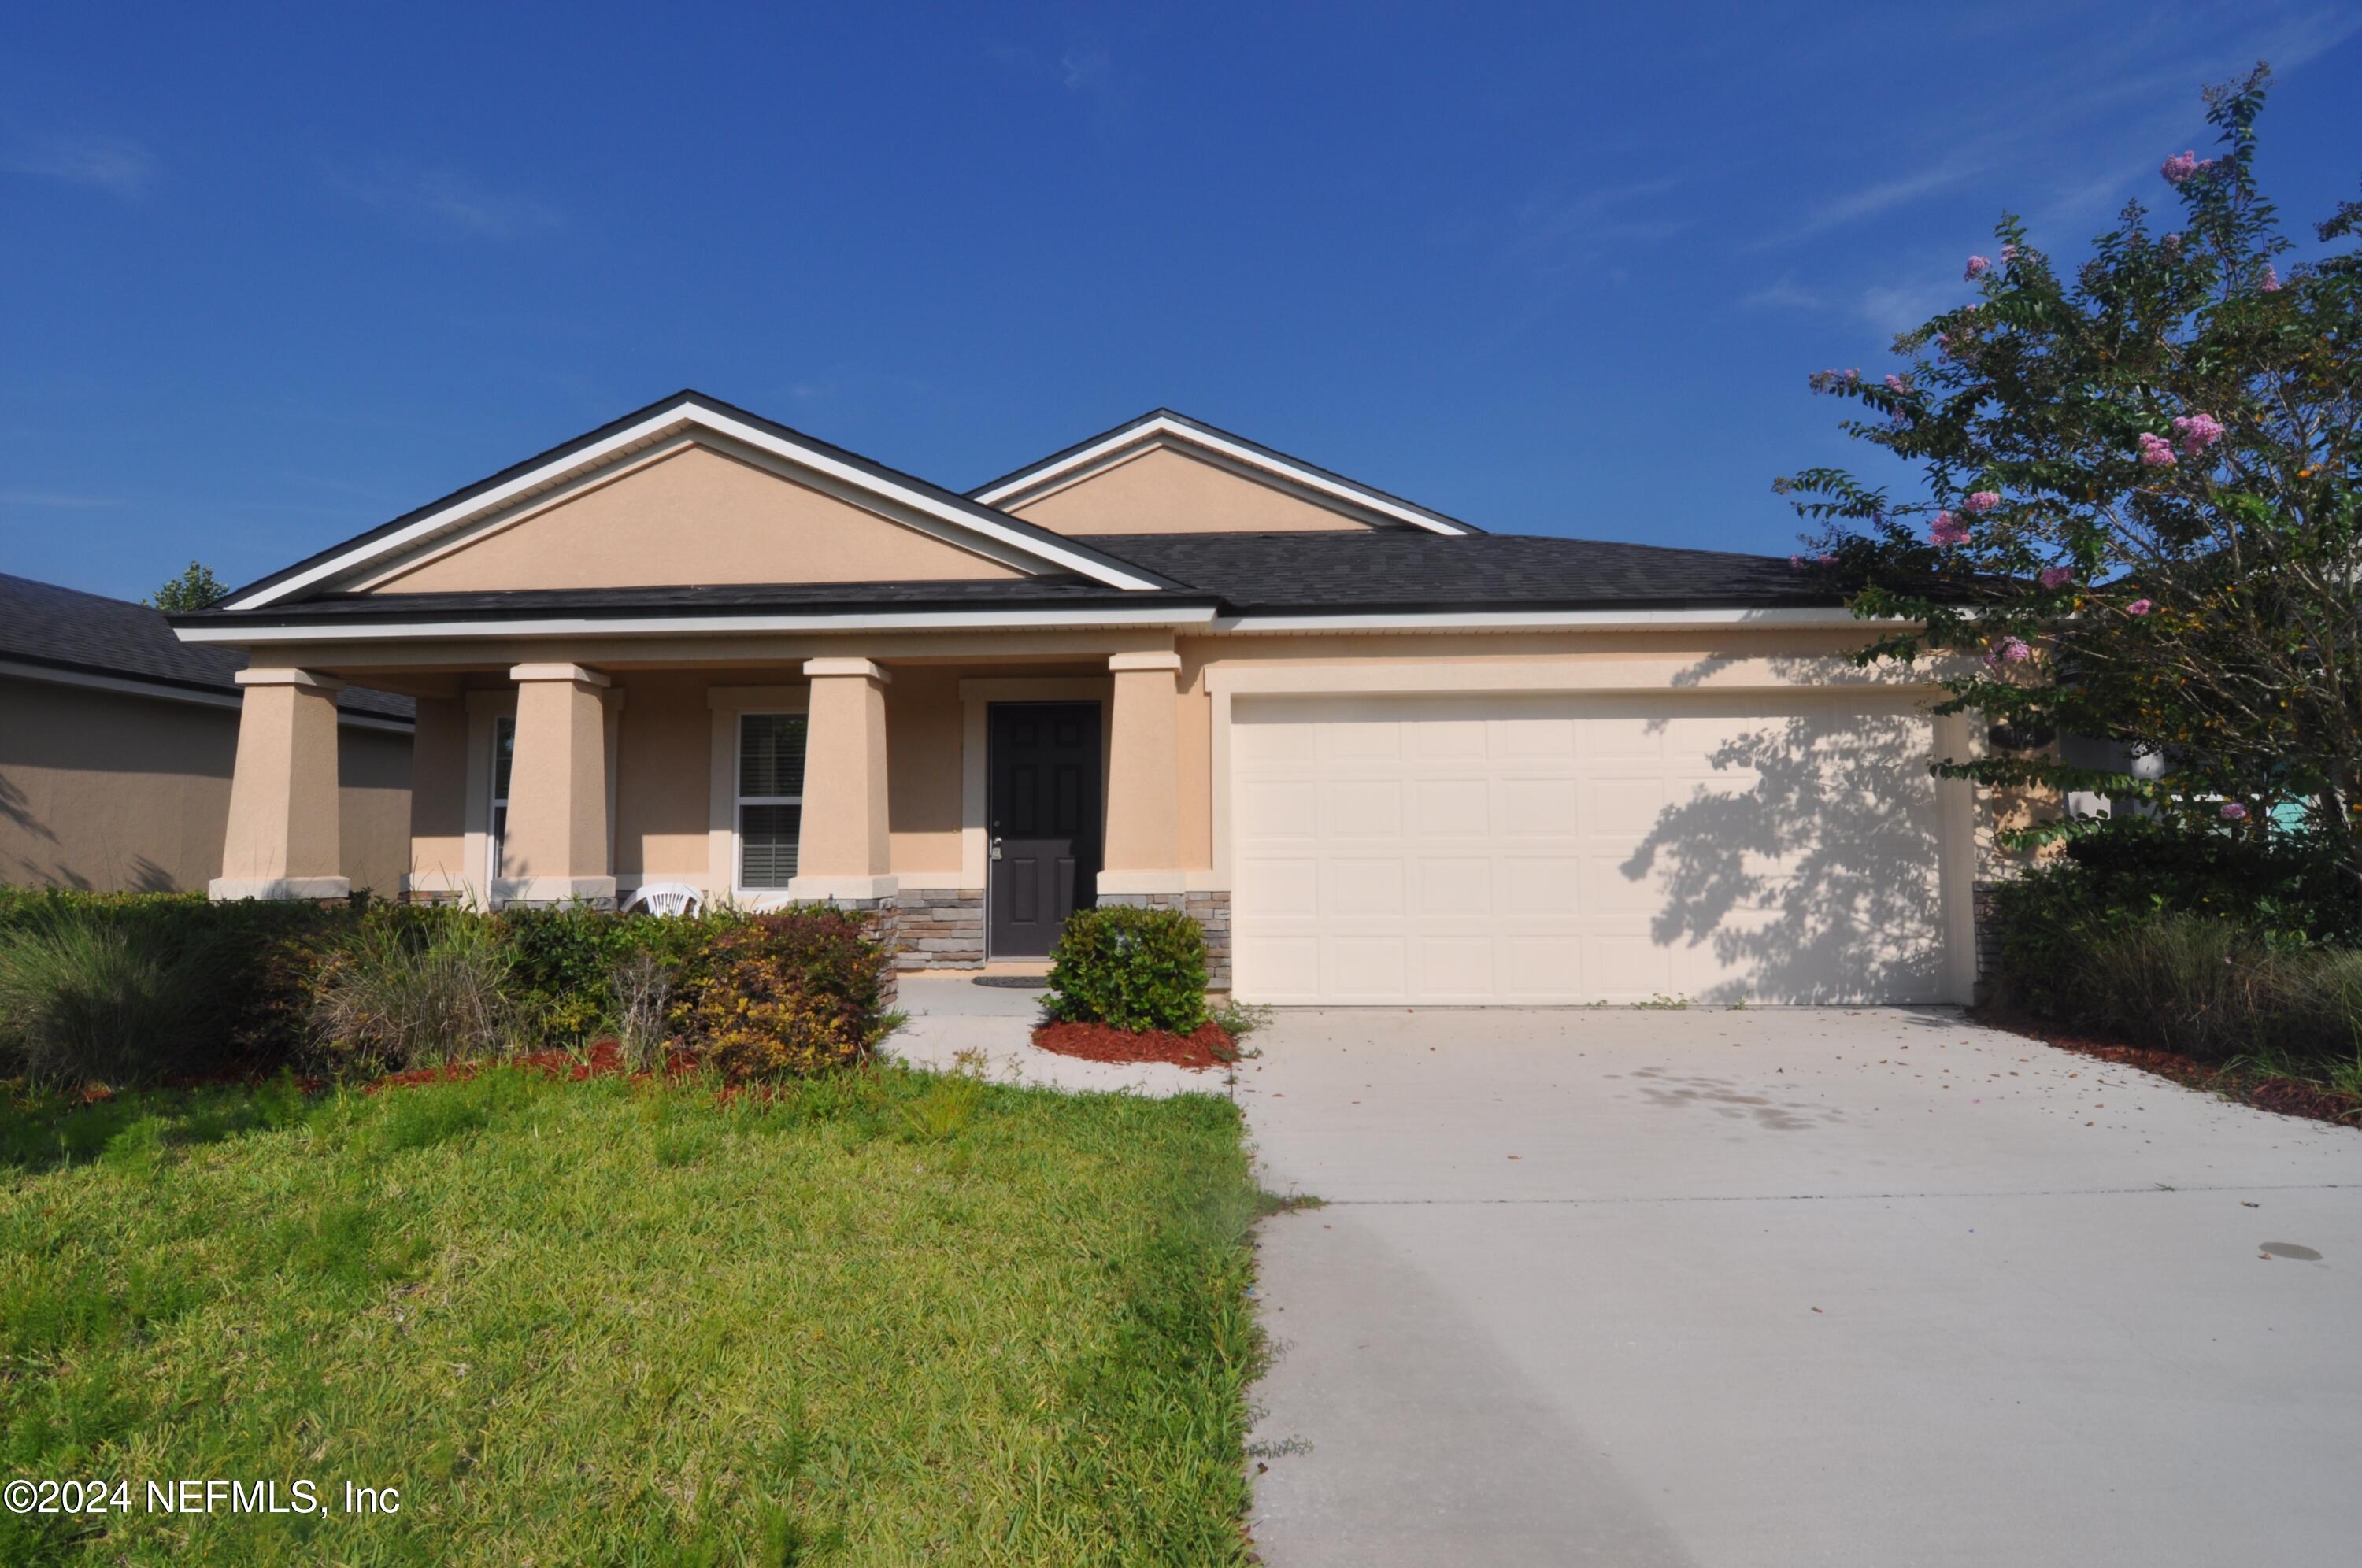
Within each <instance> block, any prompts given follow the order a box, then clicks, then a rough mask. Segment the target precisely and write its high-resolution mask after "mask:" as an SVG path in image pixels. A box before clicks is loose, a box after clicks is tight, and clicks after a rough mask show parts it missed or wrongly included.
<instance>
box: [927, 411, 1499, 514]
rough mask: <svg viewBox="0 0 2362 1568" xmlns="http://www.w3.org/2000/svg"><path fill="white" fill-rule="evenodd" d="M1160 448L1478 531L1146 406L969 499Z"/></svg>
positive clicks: (1024, 491) (1033, 488)
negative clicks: (1210, 456)
mask: <svg viewBox="0 0 2362 1568" xmlns="http://www.w3.org/2000/svg"><path fill="white" fill-rule="evenodd" d="M1160 445H1162V446H1179V447H1200V448H1202V449H1204V450H1206V451H1209V452H1212V453H1215V454H1217V455H1219V456H1220V457H1223V458H1229V459H1230V460H1231V461H1232V462H1236V463H1240V464H1242V465H1243V466H1245V467H1247V468H1250V469H1262V470H1264V471H1265V472H1267V473H1270V474H1274V475H1275V476H1277V477H1278V478H1280V479H1283V480H1288V481H1289V482H1291V483H1294V484H1296V485H1298V486H1301V487H1302V488H1304V489H1307V490H1310V491H1316V492H1319V493H1320V494H1323V495H1327V496H1330V497H1331V498H1333V499H1336V500H1340V501H1344V502H1348V503H1350V504H1352V505H1354V506H1357V507H1359V508H1361V509H1362V510H1363V511H1366V512H1371V513H1376V514H1377V515H1378V516H1379V517H1381V518H1384V519H1386V520H1388V521H1391V522H1394V523H1396V524H1404V525H1409V526H1410V527H1413V528H1416V529H1418V530H1421V531H1423V532H1426V533H1430V534H1481V533H1483V532H1484V530H1483V529H1481V528H1478V527H1476V526H1474V525H1472V524H1467V523H1462V521H1460V519H1458V518H1457V517H1447V516H1445V515H1444V514H1443V513H1440V512H1437V511H1435V510H1433V509H1432V508H1430V507H1425V506H1421V505H1419V504H1418V502H1410V501H1405V500H1404V499H1403V498H1402V497H1401V496H1398V495H1389V494H1387V493H1386V492H1385V491H1383V490H1380V489H1378V488H1377V487H1376V486H1374V485H1366V484H1363V482H1362V481H1361V480H1352V479H1347V478H1346V477H1345V476H1344V475H1343V474H1341V473H1334V472H1331V471H1330V469H1324V468H1321V467H1319V465H1318V464H1314V463H1308V462H1306V461H1305V460H1304V459H1303V458H1291V457H1289V456H1288V455H1287V454H1286V453H1285V452H1280V451H1275V450H1274V449H1273V448H1271V447H1266V446H1264V445H1263V444H1262V443H1261V442H1258V441H1250V440H1248V439H1247V438H1246V437H1245V436H1239V435H1234V434H1232V433H1231V431H1228V430H1224V429H1221V428H1220V427H1218V426H1216V425H1208V424H1207V423H1205V422H1204V421H1203V420H1198V419H1192V418H1190V417H1189V416H1188V415H1187V414H1176V413H1175V412H1174V411H1173V410H1172V409H1169V408H1155V409H1151V410H1149V412H1147V413H1146V414H1142V415H1141V416H1140V417H1139V418H1137V419H1129V420H1126V421H1125V422H1124V423H1122V424H1121V425H1117V426H1115V428H1113V429H1111V430H1102V431H1100V432H1099V433H1098V435H1096V436H1090V437H1088V438H1087V439H1085V440H1081V441H1077V442H1076V443H1075V444H1074V445H1073V446H1071V447H1065V448H1064V449H1062V450H1060V451H1055V452H1053V453H1051V454H1050V455H1049V456H1048V457H1046V458H1040V459H1038V460H1036V461H1034V462H1031V463H1028V464H1026V465H1025V466H1024V467H1023V468H1021V469H1017V470H1016V471H1014V472H1013V473H1006V474H1003V475H1001V476H1000V477H999V479H997V480H992V481H991V482H990V483H988V484H983V485H978V486H977V488H976V489H974V490H972V491H968V494H970V495H971V496H973V497H975V498H976V499H977V500H978V501H981V502H986V503H987V504H988V505H992V506H1022V505H1025V504H1026V503H1027V502H1031V501H1032V500H1033V499H1035V498H1036V497H1037V496H1038V495H1039V494H1041V493H1042V492H1043V491H1047V490H1049V489H1051V488H1053V487H1054V486H1055V485H1057V484H1058V483H1059V482H1060V481H1062V480H1065V479H1067V478H1069V477H1070V476H1073V475H1076V474H1078V473H1080V472H1081V471H1083V470H1085V469H1089V468H1091V467H1092V466H1094V465H1095V464H1098V463H1101V462H1103V461H1105V460H1106V459H1107V458H1111V457H1114V456H1116V455H1118V454H1120V453H1129V452H1131V451H1133V450H1134V449H1135V448H1139V447H1150V446H1160Z"/></svg>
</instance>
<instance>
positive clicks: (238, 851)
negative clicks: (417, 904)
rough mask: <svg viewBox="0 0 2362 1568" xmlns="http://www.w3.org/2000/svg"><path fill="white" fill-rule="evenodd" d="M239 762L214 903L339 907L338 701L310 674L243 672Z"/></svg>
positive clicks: (331, 682)
mask: <svg viewBox="0 0 2362 1568" xmlns="http://www.w3.org/2000/svg"><path fill="white" fill-rule="evenodd" d="M237 683H238V684H239V685H240V686H242V687H244V688H246V699H245V701H244V702H243V703H242V704H241V707H240V712H239V713H238V718H237V766H236V768H235V770H234V771H233V772H232V773H231V775H230V782H229V827H228V831H227V832H226V834H224V836H223V839H222V874H221V875H220V876H218V877H216V878H214V879H213V880H212V881H211V882H209V883H207V884H206V887H205V891H206V893H207V895H208V896H210V897H212V898H215V899H341V898H344V897H346V896H347V895H348V894H349V893H351V891H352V890H353V885H352V882H351V880H350V879H349V878H347V877H345V876H344V875H343V874H342V873H343V870H344V866H343V860H342V854H343V848H342V843H341V834H340V833H339V831H338V828H337V809H338V801H337V692H339V691H341V690H344V685H345V683H344V682H343V681H341V680H337V679H331V678H329V677H327V676H324V675H315V674H313V673H312V672H311V671H310V670H307V669H242V670H240V671H238V673H237Z"/></svg>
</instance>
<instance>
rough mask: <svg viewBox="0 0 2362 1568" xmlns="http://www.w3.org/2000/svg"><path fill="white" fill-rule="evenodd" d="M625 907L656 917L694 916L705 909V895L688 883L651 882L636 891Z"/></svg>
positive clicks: (625, 901) (627, 900)
mask: <svg viewBox="0 0 2362 1568" xmlns="http://www.w3.org/2000/svg"><path fill="white" fill-rule="evenodd" d="M704 907H705V895H704V894H703V893H701V892H700V891H698V890H697V889H695V888H692V887H690V885H689V884H688V883H686V882H649V883H646V884H645V885H643V886H641V887H640V888H638V889H635V890H634V891H633V893H632V896H631V897H630V898H628V899H626V900H624V908H625V909H627V910H646V911H648V913H650V914H656V915H693V914H695V913H697V912H698V911H700V910H702V909H703V908H704Z"/></svg>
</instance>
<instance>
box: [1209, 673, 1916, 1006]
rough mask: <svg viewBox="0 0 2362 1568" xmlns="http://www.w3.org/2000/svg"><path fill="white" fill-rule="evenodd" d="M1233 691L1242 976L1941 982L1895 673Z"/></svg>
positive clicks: (1529, 995) (1871, 991)
mask: <svg viewBox="0 0 2362 1568" xmlns="http://www.w3.org/2000/svg"><path fill="white" fill-rule="evenodd" d="M1865 701H1871V702H1875V701H1885V702H1887V703H1889V704H1892V706H1891V709H1889V710H1877V709H1874V708H1873V709H1871V710H1868V711H1865V710H1864V708H1863V704H1864V702H1865ZM1233 718H1234V734H1233V744H1232V746H1231V758H1232V794H1231V803H1232V813H1233V814H1232V820H1231V834H1232V840H1231V842H1232V845H1233V856H1234V861H1233V864H1234V869H1235V871H1236V883H1235V890H1234V911H1233V913H1234V933H1233V935H1234V942H1235V944H1236V947H1237V951H1238V974H1239V985H1240V988H1241V994H1242V996H1245V997H1247V998H1248V999H1260V1000H1274V1001H1277V1000H1291V1001H1304V1000H1315V999H1320V1000H1331V1001H1366V1002H1384V1001H1394V1000H1403V1001H1410V1002H1417V1001H1433V1002H1445V1001H1451V1002H1467V1001H1479V1002H1481V1001H1486V1000H1492V1001H1506V1000H1516V1001H1540V1002H1548V1001H1556V1002H1583V1001H1593V1000H1603V999H1604V1000H1610V1001H1644V1000H1647V999H1650V998H1651V997H1655V996H1664V995H1672V996H1688V997H1691V998H1693V999H1701V1000H1705V999H1716V1000H1729V999H1740V998H1744V999H1752V1000H1763V1001H1775V1002H1776V1001H1862V1000H1890V1001H1893V1000H1917V999H1937V998H1938V997H1941V996H1942V995H1943V994H1944V973H1945V965H1944V963H1943V951H1942V944H1941V941H1940V939H1939V938H1940V930H1941V924H1940V921H1939V918H1938V909H1937V906H1938V905H1939V903H1940V901H1941V892H1942V889H1941V876H1940V873H1939V867H1938V857H1937V850H1936V817H1937V799H1938V797H1937V791H1936V789H1935V786H1934V784H1933V782H1932V780H1930V779H1928V778H1927V776H1926V758H1927V756H1928V754H1929V752H1930V749H1931V745H1932V739H1931V733H1930V730H1929V725H1928V721H1927V720H1926V717H1925V716H1924V715H1923V714H1919V713H1917V712H1912V711H1910V710H1909V709H1908V707H1907V705H1906V704H1905V703H1904V701H1902V700H1900V699H1895V698H1865V696H1864V695H1863V694H1860V693H1854V692H1848V693H1841V694H1828V695H1816V694H1798V695H1795V696H1790V697H1782V698H1777V699H1775V698H1771V697H1768V696H1767V697H1757V698H1746V699H1731V698H1725V697H1718V696H1714V695H1711V694H1705V693H1680V694H1658V695H1654V696H1639V695H1636V696H1631V697H1595V698H1580V697H1535V698H1511V697H1500V698H1484V699H1440V698H1436V699H1430V698H1362V699H1353V700H1350V701H1347V700H1334V699H1329V700H1292V699H1279V698H1261V697H1255V698H1241V699H1239V700H1238V701H1237V704H1236V707H1235V708H1234V711H1233Z"/></svg>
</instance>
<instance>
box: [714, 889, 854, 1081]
mask: <svg viewBox="0 0 2362 1568" xmlns="http://www.w3.org/2000/svg"><path fill="white" fill-rule="evenodd" d="M888 963H889V955H888V953H887V951H886V949H885V947H884V946H883V945H882V944H879V943H877V942H876V941H873V940H872V939H871V937H870V935H869V929H868V926H867V924H866V922H864V921H863V920H862V918H861V917H860V916H858V915H854V914H847V913H845V912H844V911H840V910H833V909H829V908H826V907H824V906H818V905H815V906H811V907H809V908H802V909H794V910H787V911H781V912H779V913H777V914H763V915H754V916H749V917H745V918H743V919H741V920H737V921H734V922H728V923H725V924H723V925H722V926H720V927H719V928H718V929H715V930H713V931H712V933H711V935H710V937H709V939H708V940H706V941H705V942H703V943H702V944H700V946H699V947H698V948H697V949H696V950H695V951H694V952H693V953H691V954H690V956H689V958H688V960H687V961H686V962H685V963H684V964H683V965H682V966H681V970H680V972H679V977H678V978H677V980H676V989H675V992H674V997H675V999H674V1001H673V1004H672V1021H673V1023H674V1026H675V1027H676V1028H677V1029H679V1031H680V1035H681V1040H682V1043H684V1044H685V1045H686V1046H687V1047H688V1048H689V1050H690V1052H691V1053H692V1054H694V1055H699V1056H701V1057H703V1058H705V1059H706V1060H709V1061H711V1062H712V1063H713V1065H714V1066H717V1067H719V1068H720V1069H721V1070H722V1071H723V1073H724V1074H725V1075H726V1076H728V1077H732V1078H734V1079H742V1080H743V1079H749V1078H777V1077H810V1076H811V1075H813V1074H815V1073H818V1072H821V1071H823V1070H825V1069H828V1068H831V1067H841V1066H851V1065H852V1064H854V1063H855V1062H858V1061H861V1060H864V1059H866V1056H867V1055H868V1054H869V1050H870V1047H871V1046H873V1045H875V1044H876V1043H877V1041H878V1040H879V1039H880V1038H882V1037H883V1036H884V1034H885V1033H886V1032H887V1030H888V1029H889V1028H890V1027H891V1026H892V1020H891V1018H890V1017H889V1014H888V1013H887V1011H886V976H887V965H888Z"/></svg>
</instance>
